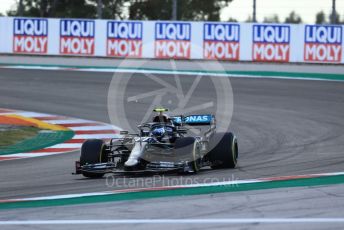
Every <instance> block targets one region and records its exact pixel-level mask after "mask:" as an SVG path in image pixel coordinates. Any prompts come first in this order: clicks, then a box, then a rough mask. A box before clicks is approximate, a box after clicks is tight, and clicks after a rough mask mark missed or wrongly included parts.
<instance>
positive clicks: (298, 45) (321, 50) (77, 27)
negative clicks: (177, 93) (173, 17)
mask: <svg viewBox="0 0 344 230" xmlns="http://www.w3.org/2000/svg"><path fill="white" fill-rule="evenodd" d="M0 36H1V43H0V53H10V54H31V55H32V54H37V55H61V56H70V55H73V56H90V57H108V58H148V59H151V58H155V59H193V60H220V61H233V62H235V61H254V62H280V63H281V62H282V63H289V62H297V63H332V64H341V63H344V55H343V46H344V39H343V37H344V26H343V25H304V24H273V23H231V22H187V21H121V20H98V19H97V20H94V19H62V18H61V19H59V18H51V19H50V18H49V19H46V18H25V17H0Z"/></svg>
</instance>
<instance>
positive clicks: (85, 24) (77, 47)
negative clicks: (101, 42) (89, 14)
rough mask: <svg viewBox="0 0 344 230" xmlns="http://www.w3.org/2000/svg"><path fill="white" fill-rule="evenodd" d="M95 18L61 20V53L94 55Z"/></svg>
mask: <svg viewBox="0 0 344 230" xmlns="http://www.w3.org/2000/svg"><path fill="white" fill-rule="evenodd" d="M95 31H96V28H95V22H94V20H74V19H61V20H60V49H59V50H60V54H65V55H90V56H92V55H94V49H95V48H94V37H95Z"/></svg>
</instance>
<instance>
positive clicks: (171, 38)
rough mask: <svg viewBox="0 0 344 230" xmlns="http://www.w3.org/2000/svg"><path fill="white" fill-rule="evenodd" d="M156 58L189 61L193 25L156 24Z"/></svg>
mask: <svg viewBox="0 0 344 230" xmlns="http://www.w3.org/2000/svg"><path fill="white" fill-rule="evenodd" d="M154 45H155V47H154V49H155V52H154V54H155V57H156V58H175V59H189V58H190V52H191V23H179V22H178V23H176V22H174V23H173V22H156V23H155V44H154Z"/></svg>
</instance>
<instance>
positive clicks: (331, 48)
mask: <svg viewBox="0 0 344 230" xmlns="http://www.w3.org/2000/svg"><path fill="white" fill-rule="evenodd" d="M342 36H343V32H342V27H341V26H319V25H306V27H305V45H304V60H305V61H311V62H340V61H341V58H342V49H343V48H342Z"/></svg>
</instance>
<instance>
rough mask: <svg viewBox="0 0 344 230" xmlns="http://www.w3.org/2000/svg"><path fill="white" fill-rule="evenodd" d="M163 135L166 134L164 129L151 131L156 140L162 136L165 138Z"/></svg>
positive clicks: (157, 128)
mask: <svg viewBox="0 0 344 230" xmlns="http://www.w3.org/2000/svg"><path fill="white" fill-rule="evenodd" d="M165 133H166V130H165V128H164V127H156V128H154V129H153V130H152V134H153V136H155V137H157V138H162V137H163V136H165Z"/></svg>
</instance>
